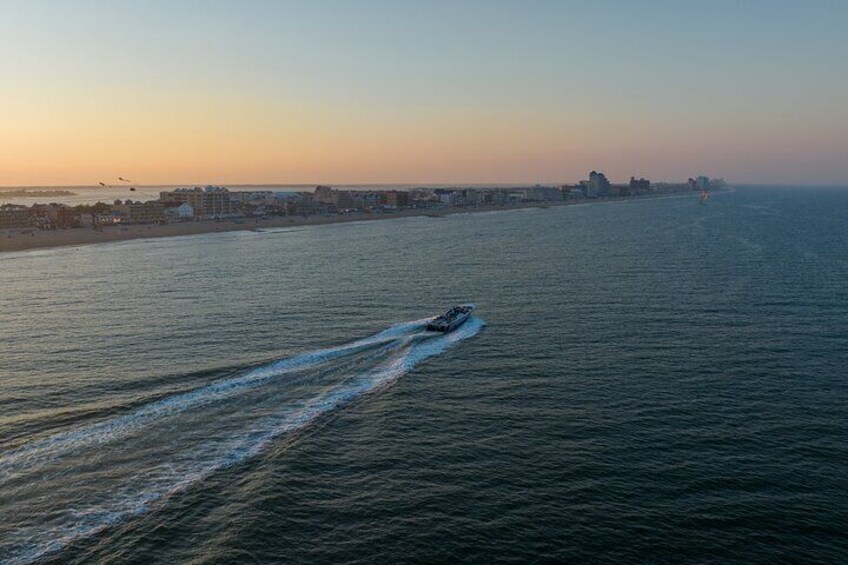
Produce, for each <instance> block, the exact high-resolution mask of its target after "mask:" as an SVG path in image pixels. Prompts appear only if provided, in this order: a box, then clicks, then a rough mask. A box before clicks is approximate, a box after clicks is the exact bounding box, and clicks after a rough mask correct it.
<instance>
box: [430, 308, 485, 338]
mask: <svg viewBox="0 0 848 565" xmlns="http://www.w3.org/2000/svg"><path fill="white" fill-rule="evenodd" d="M476 309H477V307H476V306H475V305H473V304H460V305H458V306H454V307H453V308H451V309H450V310H448V311H447V312H445V313H444V314H442V315H441V316H436V317H435V318H433V319H432V320H430V321H429V322H428V323H427V331H429V332H442V333H447V332H452V331H453V330H455V329H456V328H458V327H459V326H461V325H462V324H464V323H465V321H466V320H468V318H470V317H471V313H472V312H473V311H474V310H476Z"/></svg>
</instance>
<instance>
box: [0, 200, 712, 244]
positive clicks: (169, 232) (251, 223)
mask: <svg viewBox="0 0 848 565" xmlns="http://www.w3.org/2000/svg"><path fill="white" fill-rule="evenodd" d="M725 191H726V190H724V191H720V190H716V191H713V192H716V193H718V192H725ZM696 195H697V193H689V192H672V193H663V194H645V195H641V196H624V197H620V198H604V199H600V200H587V199H581V200H571V201H568V200H566V201H562V202H556V201H555V202H523V203H520V204H514V205H501V206H475V207H461V208H460V207H456V208H445V209H442V210H427V209H414V210H402V211H399V212H390V213H374V212H371V213H368V212H357V213H353V214H344V215H329V216H269V217H265V218H235V219H227V220H203V221H195V222H185V223H176V224H164V225H160V224H149V225H144V224H142V225H129V226H114V227H113V226H110V227H107V228H104V229H103V231H95V230H92V229H85V228H73V229H65V230H37V229H33V230H24V232H20V231H19V232H17V233H11V232H0V253H6V252H14V251H28V250H30V249H46V248H52V247H69V246H78V245H94V244H98V243H110V242H115V241H128V240H132V239H151V238H161V237H180V236H187V235H200V234H206V233H221V232H231V231H251V230H263V229H273V228H283V227H302V226H314V225H322V224H339V223H347V222H363V221H365V222H367V221H376V220H391V219H396V218H410V217H418V216H426V217H435V218H438V217H443V216H449V215H453V214H475V213H481V212H499V211H508V210H520V209H527V208H552V207H560V206H576V205H585V204H600V203H604V202H628V201H637V200H652V199H657V198H671V197H682V196H693V197H694V196H696Z"/></svg>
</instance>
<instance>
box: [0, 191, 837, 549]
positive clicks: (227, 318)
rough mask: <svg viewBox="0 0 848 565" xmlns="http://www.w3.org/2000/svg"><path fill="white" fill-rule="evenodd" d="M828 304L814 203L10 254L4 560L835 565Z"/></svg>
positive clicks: (831, 243)
mask: <svg viewBox="0 0 848 565" xmlns="http://www.w3.org/2000/svg"><path fill="white" fill-rule="evenodd" d="M846 281H848V189H824V188H765V187H761V188H751V187H749V188H744V187H741V188H738V189H736V190H734V191H732V192H728V193H717V194H714V195H713V196H712V198H710V200H709V201H708V202H707V204H705V205H699V203H698V198H697V195H694V194H693V195H684V196H677V197H671V198H665V199H657V200H639V201H628V202H609V203H593V204H587V205H578V206H569V207H552V208H548V209H530V210H520V211H508V212H496V213H480V214H460V215H453V216H449V217H445V218H427V217H419V218H407V219H396V220H387V221H380V222H361V223H349V224H338V225H328V226H315V227H301V228H286V229H276V230H267V231H265V232H262V233H257V232H250V231H245V232H231V233H221V234H208V235H202V236H191V237H183V238H172V239H153V240H135V241H127V242H120V243H110V244H101V245H93V246H83V247H69V248H56V249H50V250H35V251H28V252H19V253H5V254H2V255H0V563H13V564H17V563H30V562H41V561H47V562H50V561H57V562H63V563H88V562H109V563H145V564H147V563H179V562H188V563H273V562H287V563H322V564H323V563H333V564H335V563H357V564H371V563H374V564H385V563H555V562H560V563H565V562H568V563H571V562H615V563H705V562H706V563H710V562H716V563H717V562H721V563H724V562H737V563H739V562H744V563H749V562H804V563H816V562H818V563H825V562H829V563H837V562H843V563H844V562H846V561H848V447H846V442H848V382H846V379H848V283H847V282H846ZM458 302H474V303H476V304H477V305H478V307H479V310H478V311H477V313H476V314H477V315H476V317H475V318H474V319H473V320H472V321H470V322H469V323H467V324H466V325H464V326H463V327H462V328H461V329H459V330H457V331H456V332H454V333H451V334H447V335H434V334H432V333H428V332H425V331H424V320H425V319H426V318H427V317H428V316H432V315H434V314H436V313H439V312H440V311H441V310H442V309H443V308H445V307H447V306H450V305H452V304H454V303H458Z"/></svg>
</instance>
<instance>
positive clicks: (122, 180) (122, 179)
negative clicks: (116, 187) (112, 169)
mask: <svg viewBox="0 0 848 565" xmlns="http://www.w3.org/2000/svg"><path fill="white" fill-rule="evenodd" d="M118 180H119V181H121V182H132V181H131V180H130V179H125V178H124V177H118Z"/></svg>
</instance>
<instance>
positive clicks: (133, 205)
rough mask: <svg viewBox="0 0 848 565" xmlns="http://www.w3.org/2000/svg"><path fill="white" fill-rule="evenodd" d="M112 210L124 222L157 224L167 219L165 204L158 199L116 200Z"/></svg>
mask: <svg viewBox="0 0 848 565" xmlns="http://www.w3.org/2000/svg"><path fill="white" fill-rule="evenodd" d="M112 211H113V212H115V213H117V214H118V215H119V216H120V218H121V223H122V224H157V223H162V222H164V221H165V205H164V204H163V203H162V202H159V201H158V200H149V201H147V202H142V201H140V200H139V201H136V202H133V201H132V200H125V201H124V202H121V201H120V200H116V201H115V204H114V205H112Z"/></svg>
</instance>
